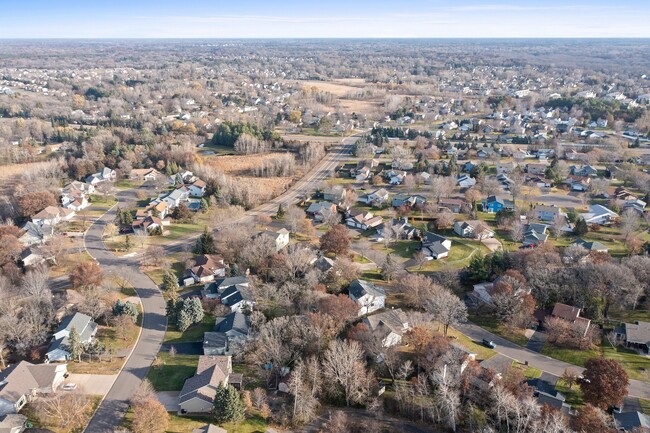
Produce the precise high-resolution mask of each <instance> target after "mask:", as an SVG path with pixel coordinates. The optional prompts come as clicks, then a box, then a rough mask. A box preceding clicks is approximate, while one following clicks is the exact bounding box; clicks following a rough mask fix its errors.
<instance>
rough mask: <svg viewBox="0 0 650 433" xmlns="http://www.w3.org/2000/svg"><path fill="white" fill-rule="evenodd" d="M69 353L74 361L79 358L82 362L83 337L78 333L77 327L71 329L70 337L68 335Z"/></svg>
mask: <svg viewBox="0 0 650 433" xmlns="http://www.w3.org/2000/svg"><path fill="white" fill-rule="evenodd" d="M68 353H70V356H71V357H72V358H73V359H74V358H77V359H78V360H79V362H81V355H82V354H83V345H82V344H81V336H80V335H79V332H77V328H76V327H74V326H73V327H72V329H70V335H68Z"/></svg>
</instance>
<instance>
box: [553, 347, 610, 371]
mask: <svg viewBox="0 0 650 433" xmlns="http://www.w3.org/2000/svg"><path fill="white" fill-rule="evenodd" d="M600 353H601V352H600V348H594V349H590V350H576V349H568V348H564V347H558V346H555V345H554V344H550V343H546V344H544V347H542V351H541V354H542V355H546V356H548V357H551V358H555V359H559V360H560V361H564V362H568V363H569V364H573V365H578V366H580V367H584V366H585V363H586V362H587V360H589V359H591V358H596V357H598V356H600Z"/></svg>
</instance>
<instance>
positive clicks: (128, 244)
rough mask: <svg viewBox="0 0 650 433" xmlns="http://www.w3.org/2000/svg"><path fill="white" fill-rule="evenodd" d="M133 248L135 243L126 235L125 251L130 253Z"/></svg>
mask: <svg viewBox="0 0 650 433" xmlns="http://www.w3.org/2000/svg"><path fill="white" fill-rule="evenodd" d="M131 248H133V241H132V240H131V236H129V235H126V236H124V249H125V250H126V251H129V250H130V249H131Z"/></svg>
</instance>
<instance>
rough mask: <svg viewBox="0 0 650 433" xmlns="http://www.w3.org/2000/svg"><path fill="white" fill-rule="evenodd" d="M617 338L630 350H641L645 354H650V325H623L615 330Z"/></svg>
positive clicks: (639, 323) (647, 323)
mask: <svg viewBox="0 0 650 433" xmlns="http://www.w3.org/2000/svg"><path fill="white" fill-rule="evenodd" d="M614 333H615V334H616V338H617V339H618V340H620V341H622V342H623V343H624V344H625V347H628V348H630V349H637V350H641V351H642V352H643V353H646V354H647V353H649V352H650V323H649V322H639V321H637V322H634V323H621V324H620V325H619V326H617V327H616V329H615V330H614Z"/></svg>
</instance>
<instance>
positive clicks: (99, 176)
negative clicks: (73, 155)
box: [86, 167, 117, 186]
mask: <svg viewBox="0 0 650 433" xmlns="http://www.w3.org/2000/svg"><path fill="white" fill-rule="evenodd" d="M116 177H117V173H115V170H112V169H110V168H108V167H104V168H102V169H101V171H100V172H99V173H93V174H91V175H90V176H88V177H87V178H86V183H89V184H91V185H93V186H95V185H97V184H99V183H102V182H112V181H114V180H115V178H116Z"/></svg>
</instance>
